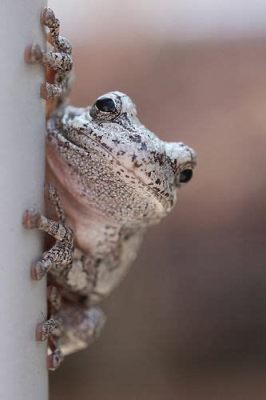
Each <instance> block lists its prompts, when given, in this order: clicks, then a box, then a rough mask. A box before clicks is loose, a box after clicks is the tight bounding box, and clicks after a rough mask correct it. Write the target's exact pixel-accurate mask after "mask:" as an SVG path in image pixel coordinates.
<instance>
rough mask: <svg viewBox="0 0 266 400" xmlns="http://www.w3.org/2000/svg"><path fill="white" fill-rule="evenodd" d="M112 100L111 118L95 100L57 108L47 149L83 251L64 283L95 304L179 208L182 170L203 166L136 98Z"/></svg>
mask: <svg viewBox="0 0 266 400" xmlns="http://www.w3.org/2000/svg"><path fill="white" fill-rule="evenodd" d="M104 98H111V99H113V100H114V102H115V103H117V104H118V105H119V110H118V112H117V113H114V115H110V114H111V113H104V114H105V115H103V113H101V112H100V111H99V110H98V109H97V107H96V105H95V104H94V105H93V106H92V107H88V108H84V109H80V108H79V109H77V108H74V107H66V108H63V109H62V110H60V112H59V113H55V115H54V116H52V117H51V118H50V120H49V121H48V131H49V135H48V138H47V152H46V155H47V166H48V168H47V170H48V174H47V179H48V180H49V183H53V185H54V186H55V187H56V188H57V191H58V193H59V196H60V199H61V202H62V205H63V208H64V211H65V213H66V215H67V222H68V224H69V225H70V227H71V228H72V229H73V231H74V233H75V247H76V248H77V249H78V252H77V251H76V252H75V254H74V260H76V259H77V264H76V265H77V266H78V267H77V266H76V267H75V266H74V267H72V269H71V270H70V271H68V272H67V273H66V272H65V271H62V274H61V275H60V276H58V277H57V280H58V279H60V283H61V281H62V283H63V284H64V286H65V285H66V286H67V287H68V288H69V290H71V291H74V292H75V293H79V294H81V295H85V296H89V298H90V301H91V302H93V303H94V302H97V301H98V300H100V299H102V298H104V297H105V296H106V295H108V294H109V293H110V292H111V291H112V290H113V288H114V287H115V286H116V285H117V284H118V283H119V282H120V280H121V279H122V278H123V277H124V275H125V273H126V272H127V270H128V268H129V266H130V265H131V263H132V261H133V260H134V259H135V257H136V255H137V252H138V248H139V245H140V243H141V241H142V236H143V232H144V231H145V230H146V229H147V227H148V226H149V225H153V224H155V223H157V222H159V221H160V220H161V219H162V218H163V217H164V216H165V215H167V214H168V213H169V211H170V210H171V209H172V208H173V206H174V204H175V201H176V191H177V187H179V186H180V182H179V174H180V172H181V171H182V170H184V169H189V168H193V167H194V165H195V153H194V151H193V150H191V149H190V148H189V147H187V146H185V145H184V144H183V143H166V142H163V141H161V140H160V139H159V138H158V137H157V136H156V135H155V134H154V133H152V132H151V131H149V130H148V129H147V128H145V127H144V126H143V125H142V124H141V123H140V121H139V120H138V118H137V116H136V107H135V105H134V104H133V102H132V101H131V100H130V98H129V97H128V96H126V95H125V94H123V93H120V92H111V93H108V94H106V95H104ZM58 114H59V116H58ZM81 258H82V260H83V262H82V263H80V261H79V260H80V259H81Z"/></svg>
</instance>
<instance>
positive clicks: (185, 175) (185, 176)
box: [179, 169, 193, 183]
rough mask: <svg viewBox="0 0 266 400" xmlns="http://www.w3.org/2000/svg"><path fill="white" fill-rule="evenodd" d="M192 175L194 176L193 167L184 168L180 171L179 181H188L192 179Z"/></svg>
mask: <svg viewBox="0 0 266 400" xmlns="http://www.w3.org/2000/svg"><path fill="white" fill-rule="evenodd" d="M192 176H193V171H192V169H184V170H183V171H181V172H180V175H179V182H180V183H186V182H188V181H190V179H191V178H192Z"/></svg>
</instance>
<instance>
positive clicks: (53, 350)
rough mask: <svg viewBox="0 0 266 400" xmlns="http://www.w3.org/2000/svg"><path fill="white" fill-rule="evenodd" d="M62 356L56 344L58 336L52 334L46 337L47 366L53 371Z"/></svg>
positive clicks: (61, 359)
mask: <svg viewBox="0 0 266 400" xmlns="http://www.w3.org/2000/svg"><path fill="white" fill-rule="evenodd" d="M63 359H64V356H63V353H62V351H61V349H60V347H59V344H58V338H55V337H53V336H51V337H49V339H48V355H47V368H48V369H49V370H50V371H54V370H55V369H57V368H58V367H59V365H60V364H61V362H62V361H63Z"/></svg>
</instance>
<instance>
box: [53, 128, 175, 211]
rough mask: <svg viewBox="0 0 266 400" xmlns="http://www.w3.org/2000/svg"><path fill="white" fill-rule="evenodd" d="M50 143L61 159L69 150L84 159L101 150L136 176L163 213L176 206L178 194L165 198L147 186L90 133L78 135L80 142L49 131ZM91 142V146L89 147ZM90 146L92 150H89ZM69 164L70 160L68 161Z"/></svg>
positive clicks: (111, 160)
mask: <svg viewBox="0 0 266 400" xmlns="http://www.w3.org/2000/svg"><path fill="white" fill-rule="evenodd" d="M47 139H48V141H51V142H53V143H54V145H55V146H56V147H57V152H58V153H59V154H60V155H61V157H63V158H65V156H64V154H66V153H68V152H69V150H72V152H74V153H78V154H79V155H81V156H83V157H87V156H88V154H89V152H90V151H92V150H93V148H94V149H95V151H97V152H99V148H100V149H101V152H102V153H103V154H104V155H105V159H106V160H108V159H109V160H110V163H112V164H113V162H114V160H115V162H116V164H117V166H118V167H122V168H123V169H124V170H126V171H127V173H128V174H131V175H133V176H134V178H135V179H137V180H138V181H139V183H140V185H139V186H140V187H142V188H143V187H144V188H145V190H146V191H147V192H149V193H150V194H151V195H152V197H154V198H155V199H157V201H158V202H159V203H160V204H161V206H162V210H161V211H162V213H163V214H164V213H168V212H169V211H170V210H171V209H172V208H173V206H174V204H175V201H176V192H173V194H172V196H169V197H165V196H163V194H161V193H160V192H158V191H156V190H155V189H154V188H153V187H150V186H149V185H147V183H146V182H145V181H144V180H143V179H141V177H140V176H139V175H136V173H135V171H133V170H131V169H128V168H126V167H125V166H124V165H122V163H121V162H120V161H119V160H118V159H117V158H115V156H114V155H113V154H111V152H110V151H108V149H107V148H106V147H105V146H102V144H101V143H99V142H98V141H96V140H95V139H93V138H92V137H91V136H88V133H87V134H86V135H85V133H80V132H79V134H78V140H75V137H73V136H71V135H68V134H67V133H66V132H64V134H62V132H61V131H60V132H59V131H58V130H53V131H49V133H48V136H47ZM88 142H89V145H88ZM88 146H90V148H88ZM68 162H69V160H68Z"/></svg>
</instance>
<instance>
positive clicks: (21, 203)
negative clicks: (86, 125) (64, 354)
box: [0, 0, 48, 400]
mask: <svg viewBox="0 0 266 400" xmlns="http://www.w3.org/2000/svg"><path fill="white" fill-rule="evenodd" d="M45 4H46V1H45V0H24V1H23V2H22V1H19V0H16V1H13V2H10V1H8V0H1V5H0V19H1V23H0V48H1V63H0V87H1V92H0V127H1V128H0V129H1V146H0V171H1V175H0V218H1V223H0V248H1V252H0V299H1V301H0V327H1V333H0V354H1V368H0V399H5V400H24V399H25V400H47V398H48V378H47V370H46V365H45V364H46V345H45V344H43V343H41V344H39V343H36V342H35V337H34V330H35V326H36V323H38V322H39V321H41V320H43V318H44V316H45V313H46V299H45V296H46V294H45V287H46V284H45V281H42V282H33V281H32V280H31V278H30V263H31V262H32V260H34V259H36V258H37V257H38V256H39V255H40V253H41V248H42V236H41V235H40V234H39V233H37V232H29V231H26V230H24V229H23V227H22V225H21V218H22V213H23V210H24V209H25V208H27V207H32V206H34V207H36V208H38V209H39V208H41V209H42V205H43V181H44V138H45V116H44V102H43V101H42V100H41V99H40V97H39V87H40V83H41V82H42V80H43V78H44V76H43V70H42V68H41V67H40V66H39V65H34V66H32V65H27V64H25V63H24V48H25V46H26V45H27V44H29V43H31V42H32V41H36V42H39V43H42V44H44V35H43V31H42V29H41V26H40V11H41V9H42V8H43V7H44V6H45Z"/></svg>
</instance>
